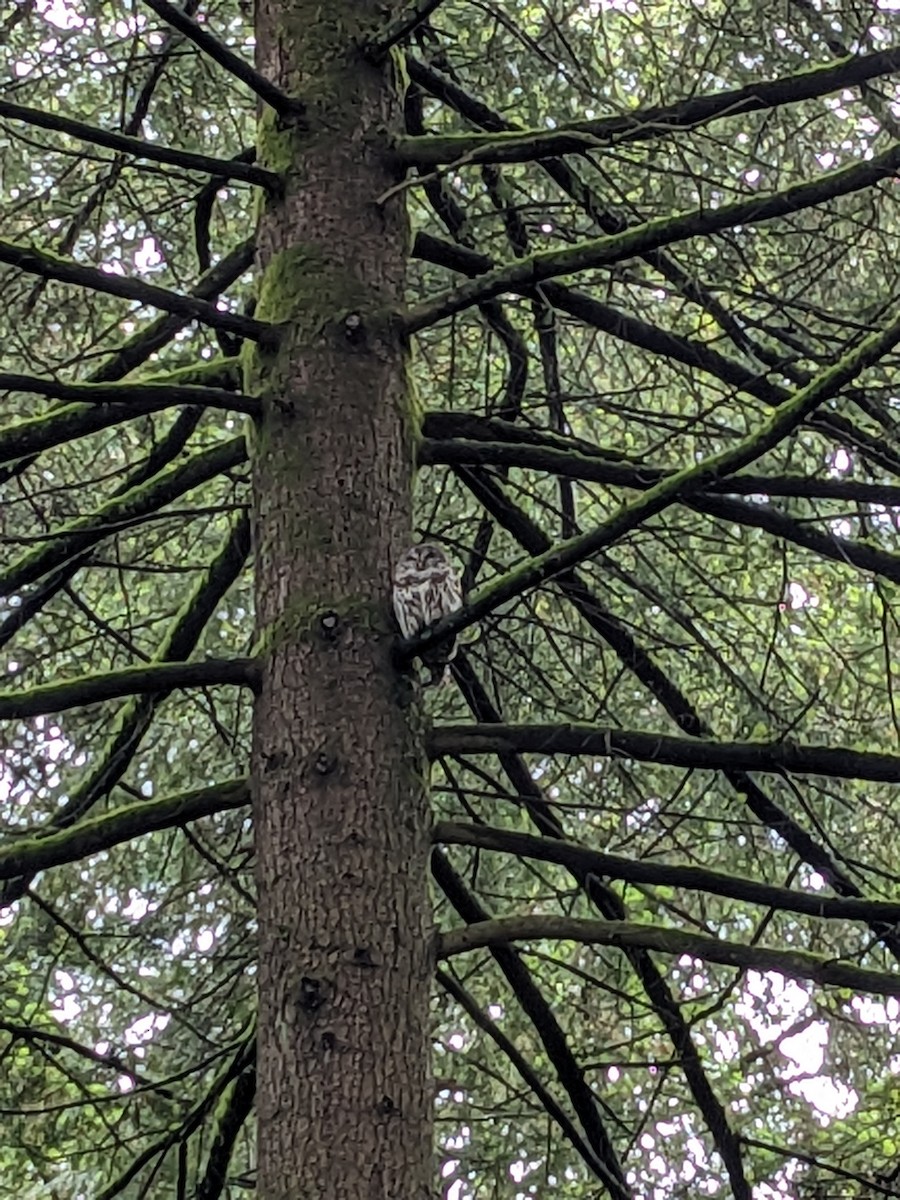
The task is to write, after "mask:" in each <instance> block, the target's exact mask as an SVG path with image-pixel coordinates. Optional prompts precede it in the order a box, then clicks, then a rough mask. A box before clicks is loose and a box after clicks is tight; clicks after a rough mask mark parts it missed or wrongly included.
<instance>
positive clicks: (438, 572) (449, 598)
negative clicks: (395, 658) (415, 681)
mask: <svg viewBox="0 0 900 1200" xmlns="http://www.w3.org/2000/svg"><path fill="white" fill-rule="evenodd" d="M462 602H463V597H462V583H461V581H460V577H459V571H457V569H456V567H455V566H454V565H453V563H452V562H451V560H450V558H449V557H448V555H447V552H446V551H445V550H443V549H442V548H441V547H440V546H436V545H434V544H433V543H432V542H422V543H420V544H419V545H418V546H410V548H409V549H408V550H407V551H406V552H405V553H404V554H401V555H400V558H399V559H398V561H397V565H396V566H395V567H394V613H395V615H396V617H397V624H398V625H399V626H400V631H401V633H402V634H403V636H404V637H412V635H413V634H414V633H418V632H419V630H420V629H424V628H425V626H426V625H431V624H433V622H435V621H437V620H438V619H439V618H440V617H445V616H446V615H447V613H451V612H456V610H457V609H459V608H462ZM455 653H456V639H455V638H454V639H452V641H449V642H441V643H440V644H439V645H436V646H429V647H428V649H427V650H426V651H425V652H424V653H423V655H422V662H423V663H424V664H425V666H426V667H428V669H429V671H430V672H431V678H430V679H429V680H428V683H427V684H426V685H425V686H426V687H430V686H431V685H432V684H435V683H442V682H443V681H444V680H445V679H446V678H447V675H448V672H447V663H448V662H449V661H450V659H451V658H453V656H454V654H455Z"/></svg>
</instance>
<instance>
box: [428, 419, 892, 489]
mask: <svg viewBox="0 0 900 1200" xmlns="http://www.w3.org/2000/svg"><path fill="white" fill-rule="evenodd" d="M456 431H458V435H457V432H456ZM422 432H423V434H424V435H425V436H424V437H423V438H422V440H421V441H420V443H419V452H418V463H419V466H435V465H443V464H447V465H450V466H500V467H519V468H521V469H522V470H535V471H549V472H551V473H552V474H554V475H564V476H566V477H567V478H569V479H583V480H587V481H590V482H592V483H605V484H612V485H614V486H618V487H626V488H634V489H635V491H646V489H647V488H648V487H652V486H653V485H654V484H656V483H659V481H660V480H661V479H665V478H667V477H668V476H669V475H671V474H672V472H671V471H667V470H666V469H665V467H656V466H651V465H646V466H645V465H644V464H641V465H636V464H634V463H633V462H630V461H626V462H623V461H622V460H621V459H619V458H617V457H616V456H615V452H614V451H612V450H607V449H605V448H604V447H600V446H591V445H590V444H589V443H586V442H576V441H575V440H574V439H573V440H571V442H570V444H569V445H568V446H565V444H564V442H565V439H563V438H562V437H560V435H559V434H557V433H553V432H552V431H551V430H544V429H527V428H525V427H523V426H521V425H514V424H513V423H512V422H510V421H501V420H499V419H498V418H496V417H480V416H477V415H475V414H474V413H467V412H430V413H426V414H425V417H424V418H423V422H422ZM494 438H497V439H498V440H496V441H495V440H493V439H494ZM520 438H521V440H520ZM542 443H543V444H542ZM719 493H724V494H727V495H732V496H796V497H800V498H801V499H804V500H844V501H851V502H855V503H861V504H885V505H888V506H896V507H900V487H898V486H897V485H896V484H890V483H866V482H865V481H863V480H857V479H817V478H815V476H812V475H749V474H743V473H742V474H740V475H730V476H729V477H728V478H727V479H719V480H716V481H715V482H713V483H711V484H710V485H709V487H708V488H707V489H706V491H705V492H704V495H716V494H719ZM696 503H697V504H699V499H698V501H697V502H696Z"/></svg>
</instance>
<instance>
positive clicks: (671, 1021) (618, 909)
mask: <svg viewBox="0 0 900 1200" xmlns="http://www.w3.org/2000/svg"><path fill="white" fill-rule="evenodd" d="M595 620H597V621H598V620H599V609H598V610H596V614H595ZM616 649H617V650H620V647H616ZM635 649H636V650H638V648H637V647H635ZM638 653H639V651H638ZM629 665H632V664H629ZM632 669H634V666H633V668H632ZM638 669H639V667H638ZM453 674H454V678H455V679H456V681H457V682H458V683H459V686H460V690H461V691H462V694H463V696H464V697H465V700H466V703H467V704H468V706H469V708H470V710H471V711H472V713H473V714H474V716H475V717H476V719H477V720H479V721H482V722H488V723H491V724H494V723H496V724H501V723H502V722H501V718H500V713H499V712H498V711H497V709H496V708H495V707H494V705H493V703H492V701H491V699H490V697H489V696H488V694H487V692H486V691H485V689H484V687H483V686H482V684H481V681H480V680H479V679H478V678H477V676H476V674H475V672H474V670H473V669H472V666H471V663H470V662H469V660H468V658H467V657H466V654H465V651H460V653H459V654H457V656H456V659H455V661H454V665H453ZM499 761H500V765H501V766H502V768H503V771H504V773H505V774H506V776H507V778H508V779H509V781H510V783H511V784H512V787H513V789H514V790H515V792H516V794H517V795H518V796H519V797H521V800H522V803H523V805H524V808H525V811H526V812H527V813H528V816H529V817H530V818H531V820H532V821H533V822H534V824H535V827H536V828H537V829H538V830H539V831H540V832H541V834H542V835H543V836H544V837H547V838H553V839H560V840H565V835H564V831H563V827H562V825H561V823H560V819H559V815H558V813H557V812H556V811H555V810H554V807H553V805H552V804H549V803H548V802H547V800H546V799H545V798H544V794H543V792H542V790H541V786H540V784H539V783H538V782H537V781H536V780H535V778H534V776H533V774H532V772H531V771H530V770H529V768H528V766H527V765H526V763H525V760H524V759H523V758H522V756H521V755H519V754H516V753H514V752H509V753H506V754H501V755H500V756H499ZM434 857H435V856H434V855H433V856H432V858H433V859H434ZM578 882H579V884H580V885H581V888H582V891H583V892H584V895H585V896H586V897H587V899H588V901H589V902H590V903H591V904H592V905H593V906H594V907H595V908H596V909H597V911H598V912H599V913H600V915H601V916H602V917H605V918H606V919H607V920H614V921H623V920H624V919H625V916H626V910H625V905H624V902H623V901H622V898H621V897H620V896H619V895H618V894H617V893H616V892H614V891H613V890H612V888H610V887H609V886H608V885H607V884H606V883H605V882H604V881H603V880H602V879H601V878H600V877H599V876H597V875H596V874H594V873H593V872H590V873H587V874H583V875H581V876H580V877H579V880H578ZM457 911H459V910H458V909H457ZM460 916H461V917H463V919H464V920H467V921H473V920H484V919H485V917H486V914H479V913H477V912H476V913H470V912H460ZM491 953H492V954H493V955H494V956H495V958H496V956H497V954H498V951H497V950H493V951H492V952H491ZM625 958H626V959H627V961H628V963H629V964H630V966H631V968H632V970H633V971H634V973H635V976H636V977H637V979H638V980H639V982H640V985H641V988H642V989H643V991H644V993H645V995H646V997H647V1000H648V1002H649V1003H650V1005H651V1007H652V1009H653V1012H654V1014H655V1015H656V1017H657V1019H658V1020H659V1022H660V1024H661V1026H662V1028H663V1029H664V1030H665V1031H666V1034H667V1035H668V1037H669V1038H670V1039H671V1042H672V1046H673V1048H674V1050H675V1055H676V1059H677V1061H678V1062H680V1064H681V1067H682V1070H683V1071H684V1076H685V1079H686V1080H687V1084H688V1087H689V1088H690V1091H691V1095H692V1096H693V1098H694V1100H695V1101H696V1104H697V1107H698V1108H699V1110H700V1112H701V1113H702V1114H703V1119H704V1121H705V1122H706V1126H707V1128H708V1129H709V1131H710V1134H711V1135H712V1138H713V1142H714V1144H715V1147H716V1150H717V1151H718V1153H719V1154H720V1155H721V1156H722V1161H723V1163H724V1164H725V1168H726V1170H727V1172H728V1179H729V1182H730V1184H731V1190H732V1193H733V1195H734V1197H735V1200H750V1185H749V1184H748V1182H747V1179H746V1175H745V1173H744V1167H743V1162H742V1156H741V1147H740V1143H739V1141H738V1139H737V1136H736V1134H735V1132H734V1130H733V1129H732V1127H731V1123H730V1121H729V1117H728V1113H727V1112H726V1110H725V1108H724V1107H723V1105H722V1103H721V1101H720V1100H719V1098H718V1096H717V1095H716V1093H715V1091H714V1089H713V1086H712V1084H711V1083H710V1080H709V1077H708V1076H707V1074H706V1071H705V1069H704V1066H703V1062H702V1060H701V1058H700V1054H699V1052H698V1050H697V1047H696V1045H695V1044H694V1041H693V1039H692V1037H691V1030H690V1026H689V1025H688V1023H687V1021H686V1020H685V1017H684V1014H683V1013H682V1011H681V1008H680V1006H679V1004H678V1002H677V1001H676V999H675V997H674V996H673V994H672V990H671V988H670V987H669V984H668V981H667V980H666V978H665V976H664V975H663V974H662V972H661V971H660V970H659V968H658V967H657V966H656V963H655V962H654V961H653V958H652V957H651V955H650V954H649V953H648V952H647V951H646V950H641V949H639V948H632V949H626V950H625Z"/></svg>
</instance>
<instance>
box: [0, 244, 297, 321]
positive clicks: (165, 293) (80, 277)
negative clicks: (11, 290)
mask: <svg viewBox="0 0 900 1200" xmlns="http://www.w3.org/2000/svg"><path fill="white" fill-rule="evenodd" d="M0 263H7V264H8V265H9V266H12V267H18V268H19V269H20V270H22V271H27V272H29V274H31V275H38V276H40V277H41V278H42V279H56V280H59V281H60V282H61V283H74V284H77V285H78V286H79V287H86V288H90V289H91V290H92V291H95V292H104V293H106V294H107V295H110V296H120V297H122V298H123V299H125V300H132V301H136V302H137V303H138V304H148V305H152V307H154V308H161V309H162V310H163V312H169V313H176V314H177V315H178V316H182V317H188V318H189V319H191V320H195V321H200V322H201V324H203V325H209V326H211V327H212V328H213V329H227V330H228V331H229V332H231V333H236V334H239V335H240V337H244V338H249V339H250V340H251V341H254V342H269V341H272V340H273V338H274V337H275V336H276V334H275V326H273V325H267V324H265V323H264V322H263V321H255V320H254V319H253V318H252V317H244V316H241V315H240V314H239V313H230V312H225V311H223V310H222V309H220V308H217V307H216V306H215V304H210V303H209V302H208V301H206V300H198V299H196V298H195V297H194V296H182V295H180V294H179V293H178V292H170V291H169V290H168V288H161V287H157V286H156V284H153V283H144V281H143V280H139V279H123V278H122V277H121V276H120V275H112V274H108V273H107V272H105V271H97V270H95V269H94V268H93V267H85V266H82V265H81V264H80V263H77V262H73V261H72V260H71V259H68V258H60V257H58V256H57V255H55V254H50V253H48V252H47V251H46V250H38V249H36V248H35V247H34V246H19V245H16V243H14V242H6V241H0Z"/></svg>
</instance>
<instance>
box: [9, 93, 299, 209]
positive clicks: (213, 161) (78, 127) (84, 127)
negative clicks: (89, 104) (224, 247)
mask: <svg viewBox="0 0 900 1200" xmlns="http://www.w3.org/2000/svg"><path fill="white" fill-rule="evenodd" d="M0 117H9V118H10V119H12V120H15V121H25V122H26V123H27V124H28V125H33V126H35V127H36V128H39V129H50V130H52V131H53V132H54V133H65V134H68V135H69V136H70V137H74V138H78V139H79V140H80V141H82V142H89V143H90V144H91V145H94V146H104V147H106V148H107V149H109V150H116V151H118V152H119V153H120V154H128V155H130V156H131V157H132V158H143V159H147V160H148V161H149V162H159V163H166V164H168V165H169V166H172V167H183V168H184V169H185V170H186V171H202V172H203V174H204V175H213V176H216V177H219V178H221V179H223V180H224V179H240V180H243V181H244V182H245V183H253V184H256V186H257V187H261V188H265V190H266V191H267V192H270V193H272V194H273V195H277V194H278V193H279V192H280V191H281V179H280V178H279V177H278V176H277V175H276V174H275V172H274V171H267V170H266V169H265V168H264V167H256V166H253V165H251V164H250V163H245V162H240V161H238V160H237V159H227V158H211V157H210V156H209V155H208V154H194V153H192V152H190V151H187V150H173V149H171V148H170V147H168V146H159V145H157V144H156V143H155V142H146V141H144V139H143V138H138V137H130V136H129V135H128V134H126V133H114V132H111V131H109V130H106V129H97V128H95V127H94V126H93V125H88V124H86V123H85V122H84V121H76V120H73V118H72V117H64V116H62V115H61V114H60V113H54V112H48V111H47V110H46V109H39V108H27V107H26V106H25V105H24V104H12V103H11V102H10V101H8V100H2V99H0Z"/></svg>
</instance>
